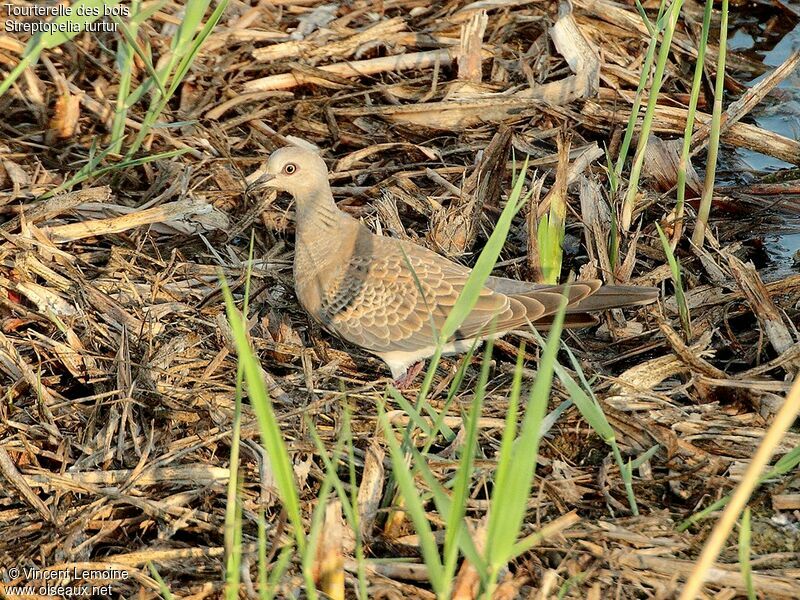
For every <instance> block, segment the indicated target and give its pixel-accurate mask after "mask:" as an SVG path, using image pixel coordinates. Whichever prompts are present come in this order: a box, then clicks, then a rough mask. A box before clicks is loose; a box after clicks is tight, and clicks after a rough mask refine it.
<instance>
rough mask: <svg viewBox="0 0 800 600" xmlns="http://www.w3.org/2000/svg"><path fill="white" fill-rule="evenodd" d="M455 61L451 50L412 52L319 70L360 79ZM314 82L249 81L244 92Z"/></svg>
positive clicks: (289, 76)
mask: <svg viewBox="0 0 800 600" xmlns="http://www.w3.org/2000/svg"><path fill="white" fill-rule="evenodd" d="M455 57H456V51H455V50H451V49H447V48H445V49H442V50H430V51H428V52H412V53H410V54H401V55H400V56H382V57H380V58H370V59H367V60H359V61H353V62H342V63H334V64H332V65H324V66H322V67H320V68H319V70H320V71H325V72H327V73H331V74H333V75H338V76H340V77H359V76H362V75H374V74H375V73H384V72H386V71H405V70H408V69H425V68H428V67H432V66H433V65H435V64H436V63H440V64H441V63H447V64H450V63H452V62H453V60H454V59H455ZM311 79H313V77H311V76H310V75H308V74H306V73H281V74H280V75H270V76H269V77H262V78H261V79H254V80H252V81H248V82H247V83H246V84H245V85H244V91H245V92H263V91H266V90H286V89H290V88H293V87H297V86H298V85H303V84H304V83H307V82H308V81H310V80H311Z"/></svg>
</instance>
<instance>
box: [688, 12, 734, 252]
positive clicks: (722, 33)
mask: <svg viewBox="0 0 800 600" xmlns="http://www.w3.org/2000/svg"><path fill="white" fill-rule="evenodd" d="M727 44H728V0H722V18H721V21H720V26H719V60H718V62H717V75H716V77H717V78H716V82H715V85H714V110H713V112H712V113H711V137H710V139H709V140H708V158H707V159H706V177H705V181H704V182H703V197H702V199H701V200H700V209H699V210H698V211H697V223H696V224H695V227H694V233H692V243H693V244H694V245H695V246H697V247H699V248H702V246H703V241H704V240H705V236H706V226H707V225H708V215H709V214H710V213H711V200H712V198H713V196H714V176H715V175H716V172H717V152H718V151H719V137H720V135H719V134H720V120H721V118H722V96H723V95H724V93H725V52H726V46H727Z"/></svg>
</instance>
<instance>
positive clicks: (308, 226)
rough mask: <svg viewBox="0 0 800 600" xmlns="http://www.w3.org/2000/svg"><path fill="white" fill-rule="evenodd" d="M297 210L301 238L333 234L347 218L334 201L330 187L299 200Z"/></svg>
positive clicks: (297, 223) (298, 232) (298, 230)
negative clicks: (344, 218) (344, 217)
mask: <svg viewBox="0 0 800 600" xmlns="http://www.w3.org/2000/svg"><path fill="white" fill-rule="evenodd" d="M296 209H297V218H296V225H297V235H298V236H300V237H301V238H302V237H307V236H310V237H312V238H315V237H317V236H320V235H326V234H327V233H331V234H332V233H334V232H335V231H336V229H337V228H338V227H340V223H341V219H342V217H343V216H345V215H344V213H342V212H341V211H340V210H339V209H338V208H337V206H336V203H335V202H334V201H333V194H331V190H330V188H329V187H328V186H325V189H322V190H319V191H315V192H311V193H310V194H309V195H308V196H306V197H305V198H303V199H302V200H298V202H297V203H296Z"/></svg>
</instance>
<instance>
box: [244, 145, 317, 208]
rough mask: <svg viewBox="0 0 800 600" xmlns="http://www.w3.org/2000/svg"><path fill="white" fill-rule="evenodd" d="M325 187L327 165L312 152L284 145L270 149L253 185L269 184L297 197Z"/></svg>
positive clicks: (266, 185) (268, 185)
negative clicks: (265, 165) (271, 151)
mask: <svg viewBox="0 0 800 600" xmlns="http://www.w3.org/2000/svg"><path fill="white" fill-rule="evenodd" d="M327 186H328V167H327V165H326V164H325V161H324V160H322V158H320V157H319V155H317V154H316V153H314V152H311V151H310V150H305V149H304V148H299V147H297V146H285V147H283V148H279V149H278V150H276V151H275V152H273V153H272V154H271V155H270V157H269V161H267V170H266V173H264V175H262V176H261V177H259V178H258V179H257V180H256V181H255V183H254V184H253V187H256V188H262V187H269V188H273V189H276V190H281V191H284V192H289V193H290V194H291V195H292V196H294V198H295V199H297V200H302V199H303V198H305V197H309V196H310V195H311V194H313V193H315V192H318V191H319V190H324V189H326V187H327Z"/></svg>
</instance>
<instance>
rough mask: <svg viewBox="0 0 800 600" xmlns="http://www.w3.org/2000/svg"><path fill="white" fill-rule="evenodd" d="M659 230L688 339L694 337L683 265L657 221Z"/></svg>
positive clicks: (682, 325)
mask: <svg viewBox="0 0 800 600" xmlns="http://www.w3.org/2000/svg"><path fill="white" fill-rule="evenodd" d="M656 229H657V230H658V237H659V238H660V239H661V246H662V247H663V248H664V254H666V255H667V262H668V263H669V270H670V272H671V273H672V283H673V284H674V287H675V301H676V302H677V304H678V315H679V317H680V320H681V328H682V329H683V335H684V336H685V338H686V340H687V341H688V340H691V339H692V318H691V315H690V314H689V303H688V302H687V301H686V296H685V294H684V293H683V278H682V277H681V265H680V263H678V259H677V258H675V253H674V252H673V251H672V246H671V245H670V243H669V242H668V241H667V236H665V235H664V232H663V231H661V227H659V225H658V223H656Z"/></svg>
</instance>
